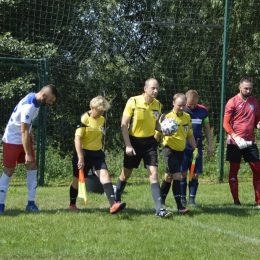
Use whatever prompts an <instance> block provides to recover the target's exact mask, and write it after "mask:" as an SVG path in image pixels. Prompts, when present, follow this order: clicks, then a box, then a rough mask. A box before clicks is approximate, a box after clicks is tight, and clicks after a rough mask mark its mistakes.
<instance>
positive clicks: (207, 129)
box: [203, 123, 213, 156]
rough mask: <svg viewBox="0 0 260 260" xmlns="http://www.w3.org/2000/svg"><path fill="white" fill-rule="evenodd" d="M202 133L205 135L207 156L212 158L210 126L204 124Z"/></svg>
mask: <svg viewBox="0 0 260 260" xmlns="http://www.w3.org/2000/svg"><path fill="white" fill-rule="evenodd" d="M203 127H204V131H205V135H206V139H207V141H208V149H207V154H208V156H212V155H213V149H212V134H211V129H210V124H209V123H207V124H204V125H203Z"/></svg>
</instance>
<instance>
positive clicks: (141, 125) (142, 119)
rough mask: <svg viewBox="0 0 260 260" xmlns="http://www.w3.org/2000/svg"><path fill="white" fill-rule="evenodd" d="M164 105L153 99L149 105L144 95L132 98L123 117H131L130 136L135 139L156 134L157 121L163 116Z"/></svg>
mask: <svg viewBox="0 0 260 260" xmlns="http://www.w3.org/2000/svg"><path fill="white" fill-rule="evenodd" d="M161 109H162V104H161V103H160V102H159V101H158V100H157V99H155V98H154V99H153V101H152V103H150V104H148V103H147V102H146V101H145V99H144V96H143V95H139V96H135V97H131V98H130V99H129V100H128V101H127V103H126V106H125V109H124V112H123V115H125V116H127V117H130V118H131V120H130V123H129V127H128V130H129V134H130V135H131V136H134V137H143V138H145V137H150V136H153V135H154V133H155V126H156V121H157V120H158V119H159V117H160V115H161V113H162V112H161Z"/></svg>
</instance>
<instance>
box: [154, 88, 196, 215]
mask: <svg viewBox="0 0 260 260" xmlns="http://www.w3.org/2000/svg"><path fill="white" fill-rule="evenodd" d="M185 106H186V97H185V95H184V94H182V93H178V94H175V95H174V96H173V109H172V111H170V112H169V113H167V114H164V115H162V116H161V118H160V122H162V121H163V120H164V119H165V118H172V119H174V120H175V121H176V122H177V123H178V130H177V131H176V132H175V133H174V134H173V135H171V136H165V135H163V136H162V144H163V157H164V161H165V164H166V173H165V176H164V180H163V183H162V185H161V194H162V202H163V204H165V199H166V196H167V194H168V192H169V190H170V188H171V182H172V180H173V183H172V192H173V196H174V198H175V201H176V204H177V207H178V211H179V213H181V214H186V213H187V212H189V210H188V209H186V208H185V207H184V206H183V205H182V204H181V186H180V180H181V172H180V166H181V164H182V161H183V157H184V149H185V147H186V140H188V142H189V144H190V145H191V147H192V148H193V149H195V148H196V141H195V138H194V135H193V130H192V122H191V118H190V115H189V114H188V113H185V112H184V111H183V110H184V108H185ZM157 139H158V138H157Z"/></svg>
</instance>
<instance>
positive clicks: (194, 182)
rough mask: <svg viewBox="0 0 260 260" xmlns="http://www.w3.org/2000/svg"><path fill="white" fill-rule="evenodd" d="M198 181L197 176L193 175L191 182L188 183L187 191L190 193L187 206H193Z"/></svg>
mask: <svg viewBox="0 0 260 260" xmlns="http://www.w3.org/2000/svg"><path fill="white" fill-rule="evenodd" d="M198 179H199V174H198V173H195V174H194V176H193V178H192V180H191V181H190V182H189V191H190V192H189V193H190V198H189V204H190V205H195V197H196V194H197V190H198V186H199V181H198Z"/></svg>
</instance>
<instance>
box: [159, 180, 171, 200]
mask: <svg viewBox="0 0 260 260" xmlns="http://www.w3.org/2000/svg"><path fill="white" fill-rule="evenodd" d="M170 188H171V183H170V182H167V181H165V180H163V182H162V185H161V194H162V204H165V200H166V197H167V195H168V193H169V190H170Z"/></svg>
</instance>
